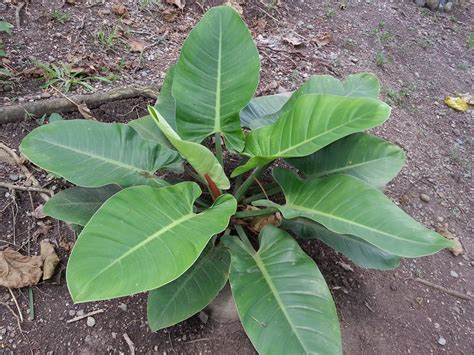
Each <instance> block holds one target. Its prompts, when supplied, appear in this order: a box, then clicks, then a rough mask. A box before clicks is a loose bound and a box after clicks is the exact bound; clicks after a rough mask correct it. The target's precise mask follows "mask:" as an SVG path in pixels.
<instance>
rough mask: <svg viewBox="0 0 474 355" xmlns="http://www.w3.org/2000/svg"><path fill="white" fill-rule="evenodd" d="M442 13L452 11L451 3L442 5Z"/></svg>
mask: <svg viewBox="0 0 474 355" xmlns="http://www.w3.org/2000/svg"><path fill="white" fill-rule="evenodd" d="M444 11H446V12H447V13H450V12H451V11H453V3H452V2H448V3H446V5H444Z"/></svg>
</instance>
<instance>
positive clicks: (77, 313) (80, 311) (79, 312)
mask: <svg viewBox="0 0 474 355" xmlns="http://www.w3.org/2000/svg"><path fill="white" fill-rule="evenodd" d="M84 314H85V313H84V310H82V309H80V310H78V311H77V312H76V315H77V316H78V317H82V316H83V315H84Z"/></svg>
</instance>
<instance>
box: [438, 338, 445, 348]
mask: <svg viewBox="0 0 474 355" xmlns="http://www.w3.org/2000/svg"><path fill="white" fill-rule="evenodd" d="M438 344H439V345H442V346H445V345H446V339H444V338H443V337H439V339H438Z"/></svg>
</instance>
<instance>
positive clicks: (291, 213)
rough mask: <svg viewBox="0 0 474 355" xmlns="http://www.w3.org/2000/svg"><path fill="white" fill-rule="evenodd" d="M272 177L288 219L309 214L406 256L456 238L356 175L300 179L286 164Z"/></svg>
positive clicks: (447, 245)
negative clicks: (420, 219) (435, 229)
mask: <svg viewBox="0 0 474 355" xmlns="http://www.w3.org/2000/svg"><path fill="white" fill-rule="evenodd" d="M273 176H274V178H275V180H276V181H277V182H278V184H279V185H280V186H281V188H282V190H283V193H284V195H285V199H286V204H285V205H284V206H279V207H278V208H279V209H280V211H281V213H282V214H283V217H284V218H286V219H293V218H297V217H304V218H308V219H311V220H313V221H315V222H317V223H320V224H322V225H323V226H324V227H326V228H327V229H329V230H330V231H332V232H334V233H338V234H349V235H354V236H356V237H359V238H361V239H363V240H365V241H367V242H369V243H370V244H373V245H375V246H376V247H378V248H380V249H382V250H385V251H387V252H389V253H392V254H395V255H399V256H405V257H418V256H424V255H430V254H434V253H436V252H437V251H439V250H441V249H443V248H450V247H452V246H453V244H452V241H449V240H447V239H446V238H443V237H442V236H440V235H439V234H438V233H435V232H433V231H431V230H429V229H427V228H425V227H424V226H423V225H421V224H420V223H418V222H417V221H415V220H414V219H413V218H411V217H410V216H409V215H407V214H406V213H405V212H403V211H402V210H401V209H400V208H398V207H397V206H396V205H395V204H394V203H393V202H392V201H390V200H389V199H388V198H387V197H386V196H385V195H384V194H383V193H382V192H380V190H378V189H377V188H375V187H373V186H371V185H369V184H367V183H365V182H363V181H362V180H360V179H357V178H355V177H352V176H349V175H331V176H328V177H324V178H316V179H312V180H306V181H301V180H300V179H299V178H298V177H297V176H296V175H294V174H293V173H292V172H289V171H287V170H285V169H281V168H276V169H274V170H273ZM254 204H255V205H262V204H264V205H268V202H267V201H262V202H259V201H256V202H254ZM272 207H275V204H272Z"/></svg>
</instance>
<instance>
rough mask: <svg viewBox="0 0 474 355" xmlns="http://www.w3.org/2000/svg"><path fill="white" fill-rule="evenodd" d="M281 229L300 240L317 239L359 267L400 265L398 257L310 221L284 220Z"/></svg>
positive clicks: (392, 267) (380, 268)
mask: <svg viewBox="0 0 474 355" xmlns="http://www.w3.org/2000/svg"><path fill="white" fill-rule="evenodd" d="M281 228H283V229H286V230H291V231H292V232H293V233H295V235H296V236H298V237H301V238H305V239H319V240H321V241H323V242H324V243H325V244H327V245H329V246H330V247H331V248H333V249H334V250H336V251H338V252H340V253H342V254H344V255H345V256H347V257H348V258H349V259H351V260H352V261H353V262H354V263H355V264H357V265H359V266H360V267H364V268H368V269H378V270H390V269H395V268H397V267H398V266H399V265H400V257H399V256H397V255H393V254H391V253H388V252H386V251H384V250H382V249H379V248H377V247H375V246H373V245H372V244H369V243H367V242H366V241H365V240H363V239H361V238H358V237H354V236H353V235H348V234H337V233H333V232H331V231H330V230H328V229H326V228H324V227H323V226H322V225H320V224H318V223H316V222H313V221H312V220H310V219H306V218H295V219H284V220H283V222H282V224H281Z"/></svg>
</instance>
